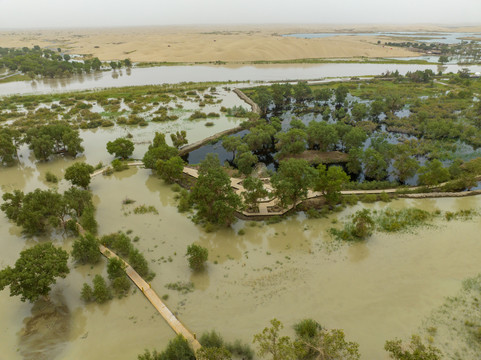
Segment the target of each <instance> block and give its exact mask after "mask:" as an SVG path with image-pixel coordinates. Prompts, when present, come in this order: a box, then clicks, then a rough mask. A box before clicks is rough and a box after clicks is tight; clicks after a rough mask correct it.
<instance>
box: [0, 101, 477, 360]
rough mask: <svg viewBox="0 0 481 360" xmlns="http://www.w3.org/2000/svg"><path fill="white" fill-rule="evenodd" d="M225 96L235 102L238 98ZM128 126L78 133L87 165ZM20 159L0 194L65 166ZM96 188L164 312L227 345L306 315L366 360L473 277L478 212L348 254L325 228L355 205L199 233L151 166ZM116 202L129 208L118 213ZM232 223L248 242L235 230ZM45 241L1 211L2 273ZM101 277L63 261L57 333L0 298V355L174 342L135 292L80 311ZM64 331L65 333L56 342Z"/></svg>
mask: <svg viewBox="0 0 481 360" xmlns="http://www.w3.org/2000/svg"><path fill="white" fill-rule="evenodd" d="M225 101H226V102H228V101H232V102H233V103H232V104H233V105H234V104H237V103H236V101H237V100H235V99H234V98H232V99H230V100H225ZM220 105H221V104H219V106H220ZM229 106H232V105H229ZM209 111H211V110H209ZM214 121H216V122H217V121H219V123H218V126H219V127H220V128H222V129H223V127H225V128H229V127H231V126H232V124H231V123H229V121H230V120H229V119H226V118H222V119H219V120H214ZM157 126H158V127H161V126H165V125H161V124H159V125H158V124H152V125H149V126H148V127H146V128H130V129H128V131H129V132H131V133H132V134H133V136H134V137H133V139H134V141H137V142H141V143H143V142H144V140H150V139H151V138H152V136H153V132H154V131H155V130H157ZM169 126H174V127H175V126H178V127H179V129H180V128H182V126H185V127H187V126H192V128H191V129H190V132H189V133H188V137H189V139H190V140H191V141H195V140H197V139H198V138H203V137H204V136H208V135H210V134H211V133H214V132H217V131H220V130H219V129H220V128H219V129H212V128H205V126H203V124H201V123H199V124H197V125H196V123H195V122H194V123H188V122H185V123H184V124H183V125H182V119H180V120H179V121H178V124H175V123H172V125H169ZM159 130H160V128H159ZM172 130H174V128H172ZM126 131H127V129H126V128H113V129H99V130H97V131H85V132H82V137H83V138H84V139H85V142H84V146H85V147H86V149H87V150H86V153H85V156H84V159H85V160H87V161H88V162H89V163H92V164H95V163H97V162H98V161H102V162H104V163H108V162H109V161H110V160H111V156H110V155H109V154H108V153H107V152H106V150H105V143H106V141H108V140H110V139H113V138H115V137H117V136H118V135H119V134H123V133H124V132H126ZM142 147H143V148H142ZM146 147H147V144H142V145H139V148H138V150H136V153H135V154H134V156H135V157H141V156H142V155H143V152H144V151H145V149H146ZM20 153H21V154H22V158H21V163H20V165H18V166H16V167H12V168H2V169H0V195H1V194H3V193H4V192H6V191H12V190H13V189H21V190H24V191H32V190H33V189H35V188H36V187H40V188H47V187H50V186H53V185H51V184H48V183H46V182H45V181H44V177H45V173H46V172H47V171H51V172H52V173H54V174H56V175H57V176H59V177H62V176H63V175H62V174H63V172H64V170H65V168H66V167H68V166H69V165H70V164H71V163H72V160H68V159H63V158H59V159H55V160H52V161H50V162H48V163H37V162H35V161H34V159H33V158H32V157H31V156H30V154H29V152H28V149H26V148H25V147H23V148H22V149H21V151H20ZM57 186H58V187H59V188H60V190H64V189H66V188H67V183H66V182H65V181H61V182H60V183H59V184H58V185H57ZM91 189H92V191H93V193H94V196H95V197H94V200H95V203H96V205H97V220H98V222H99V225H100V226H99V233H100V234H101V235H103V234H107V233H110V232H115V231H117V230H123V231H127V230H129V229H130V230H132V231H133V233H132V236H139V237H140V239H141V240H140V241H139V242H138V243H136V246H137V247H138V248H139V249H140V250H141V251H142V252H143V253H144V254H145V256H146V257H147V259H148V260H149V262H150V264H151V267H152V269H153V271H155V272H156V274H157V276H156V278H155V279H154V280H153V282H152V287H153V288H154V289H155V290H156V291H157V292H158V293H159V295H160V296H162V295H163V294H168V295H169V299H168V300H167V305H168V306H169V307H170V308H171V310H173V311H176V312H178V315H179V317H180V319H181V320H182V321H183V322H184V323H185V324H186V325H187V327H188V328H190V329H191V330H192V331H193V332H195V333H197V334H200V333H202V332H203V331H208V330H211V329H216V330H218V331H219V332H221V333H222V334H224V336H225V338H226V339H227V340H228V341H232V340H234V339H235V338H240V339H242V340H243V341H245V342H247V343H251V341H252V336H253V334H255V333H257V332H260V331H261V330H262V329H263V328H264V327H265V326H267V325H268V322H269V320H270V319H272V318H274V317H276V318H278V319H279V320H281V321H282V322H283V323H284V324H285V326H286V331H287V333H290V334H292V330H291V326H292V325H293V324H294V323H295V322H297V321H299V320H301V319H302V318H305V317H310V318H314V319H316V320H317V321H319V322H320V323H321V324H323V325H324V326H327V327H333V328H343V329H344V330H345V332H346V335H347V337H348V338H349V339H350V340H353V341H357V342H359V344H360V346H361V352H362V355H363V358H364V359H383V358H387V357H386V355H385V353H384V350H383V345H384V342H385V340H387V339H392V338H394V337H404V338H406V337H408V336H409V335H410V334H411V333H413V332H416V330H417V328H418V327H419V326H421V324H422V319H423V318H424V317H426V316H428V315H429V313H430V312H431V310H432V309H434V308H435V307H437V306H438V305H440V304H441V303H442V301H443V298H444V297H445V296H449V295H454V294H456V292H457V291H458V289H459V288H460V284H461V280H462V279H464V278H466V277H470V276H473V275H475V274H477V273H479V272H480V268H479V263H480V258H481V256H480V254H481V241H480V237H479V234H480V232H481V223H480V221H479V218H476V219H475V220H472V221H466V222H458V221H452V222H442V221H438V222H437V223H436V226H434V227H431V228H424V229H420V230H419V231H418V232H416V233H413V234H396V235H386V234H379V233H376V234H374V235H373V236H372V238H370V239H369V240H368V241H367V242H365V243H360V244H354V245H352V246H347V245H342V244H338V243H333V242H332V240H331V239H330V237H329V236H328V235H327V232H326V231H327V229H329V228H330V227H331V226H333V225H332V221H333V220H335V219H336V220H337V219H339V220H340V221H342V219H343V218H344V217H345V216H347V215H348V214H350V213H352V212H353V211H356V210H357V209H359V208H360V206H361V205H358V206H355V207H352V208H349V209H347V210H345V211H343V212H342V213H339V214H336V215H332V216H331V217H329V218H327V219H318V220H309V219H306V218H305V217H304V216H303V215H302V214H301V215H298V216H295V217H293V218H291V219H289V220H286V221H284V222H282V223H279V224H275V225H262V224H256V226H251V224H250V223H246V222H243V221H238V222H237V223H236V224H235V225H234V226H233V228H232V229H224V230H221V231H218V232H216V233H205V232H204V231H203V230H202V229H201V228H199V227H198V226H196V225H194V224H193V223H192V222H191V221H190V220H189V219H188V216H186V215H185V214H179V213H178V212H177V210H176V207H175V204H176V202H175V200H174V195H175V194H174V193H173V192H172V191H171V189H170V187H169V186H167V185H165V184H163V182H162V181H161V180H159V179H158V178H156V177H155V176H152V175H151V172H150V170H146V169H137V168H133V169H129V170H127V171H124V172H121V173H115V174H113V175H111V176H109V177H103V176H98V177H96V178H95V179H94V180H93V181H92V183H91ZM125 197H129V198H131V199H134V200H135V201H136V202H135V203H134V204H132V205H128V206H123V205H122V200H123V199H124V198H125ZM141 204H145V205H153V206H155V207H156V208H157V210H158V212H159V214H158V215H153V214H146V215H134V214H129V213H130V212H132V210H133V208H134V207H135V206H138V205H141ZM365 206H366V207H370V208H377V209H379V208H384V207H387V206H389V207H393V208H398V209H400V208H405V207H411V206H414V207H419V208H422V209H426V210H429V211H433V210H436V209H440V210H450V211H457V210H461V209H471V208H481V197H479V196H478V197H468V198H460V199H437V200H434V199H424V200H396V201H393V202H392V203H389V204H384V203H379V204H374V205H365ZM240 229H244V230H245V235H242V236H239V235H237V232H238V231H239V230H240ZM52 239H53V241H54V242H55V243H56V244H57V245H59V246H63V247H64V248H65V249H67V250H70V248H71V242H72V239H63V238H62V236H61V235H57V236H53V237H52ZM44 240H45V239H27V238H24V237H23V236H22V235H21V233H20V230H19V228H17V227H16V226H14V225H13V224H11V223H10V222H8V221H7V219H6V218H5V217H4V216H3V214H2V216H0V246H1V252H0V267H2V268H3V267H4V266H6V265H13V263H14V262H15V260H16V259H17V257H18V253H19V252H20V251H21V250H23V249H25V248H27V247H29V246H32V245H33V244H34V243H35V242H36V241H44ZM192 242H196V243H198V244H200V245H202V246H205V247H207V248H208V249H209V257H210V261H209V264H208V267H207V271H206V272H205V273H203V274H199V275H193V274H192V273H191V272H190V270H189V268H188V266H187V260H186V258H185V257H184V254H185V251H186V247H187V246H188V245H189V244H191V243H192ZM169 257H171V259H172V261H170V262H169V261H168V260H167V259H168V258H169ZM214 261H216V262H217V264H214ZM105 271H106V270H105V262H102V264H100V265H98V266H95V267H94V268H91V267H90V266H75V265H74V264H71V273H70V274H69V275H68V276H67V278H66V279H61V280H60V281H59V282H58V284H57V285H56V286H55V287H54V289H53V294H54V296H53V298H54V299H56V300H57V302H60V303H61V304H63V305H64V307H63V308H62V309H63V310H62V311H61V313H60V315H62V317H61V318H62V319H63V321H65V323H64V325H65V327H60V328H55V327H49V328H48V329H44V330H45V331H41V332H32V331H30V332H28V331H27V332H26V329H34V328H35V327H34V326H32V325H30V327H29V324H40V323H36V322H35V319H37V318H38V316H39V311H38V310H37V309H35V308H33V306H32V305H31V304H28V303H22V302H21V301H20V300H19V299H18V298H16V297H15V298H12V297H9V293H8V290H6V291H3V292H0V321H1V323H2V326H1V327H0V349H1V351H0V360H4V359H8V360H15V359H23V358H29V356H30V355H29V354H36V356H39V357H40V356H44V357H45V358H49V359H81V358H86V359H118V358H121V359H135V358H136V355H137V354H139V353H141V352H142V351H143V350H144V349H145V348H150V349H152V348H157V349H161V348H163V347H164V346H165V345H166V344H167V342H168V340H169V339H171V338H172V337H173V336H174V334H173V332H172V330H171V329H170V328H169V327H168V325H166V323H165V322H164V320H163V319H162V318H161V317H160V315H158V314H157V313H156V311H154V309H153V307H152V306H151V305H150V304H149V303H148V301H147V300H146V299H145V298H144V297H143V296H142V295H141V294H140V292H138V291H137V292H136V293H135V294H133V295H130V296H128V297H127V298H124V299H120V300H119V299H115V300H113V301H111V302H110V303H108V304H105V305H96V304H89V305H85V304H84V303H83V302H82V301H81V300H80V296H79V294H80V290H81V287H82V284H83V283H84V282H86V281H89V282H90V281H91V279H92V278H93V276H94V275H95V274H97V273H103V274H105ZM177 281H192V282H193V283H194V284H195V291H194V292H192V293H189V294H186V295H182V294H180V293H177V292H175V291H171V290H167V289H166V288H165V285H166V284H167V283H170V282H177ZM62 299H63V300H62ZM41 313H42V312H40V314H41ZM52 316H53V315H52ZM55 316H57V315H55ZM32 321H33V323H32ZM62 329H64V330H65V331H63V332H62V334H63V336H59V331H61V330H62ZM26 333H28V334H36V335H35V336H26V335H25V334H26Z"/></svg>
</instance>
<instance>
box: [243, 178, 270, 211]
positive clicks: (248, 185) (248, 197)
mask: <svg viewBox="0 0 481 360" xmlns="http://www.w3.org/2000/svg"><path fill="white" fill-rule="evenodd" d="M242 185H243V186H244V189H245V190H246V191H244V192H243V193H242V196H243V197H244V203H245V204H246V206H247V207H249V208H250V209H254V210H258V209H259V204H258V203H259V200H260V199H262V198H264V197H266V196H267V195H268V191H267V190H266V189H265V188H264V183H263V182H262V180H260V179H257V178H254V177H251V176H249V177H247V178H246V179H245V180H244V181H243V182H242Z"/></svg>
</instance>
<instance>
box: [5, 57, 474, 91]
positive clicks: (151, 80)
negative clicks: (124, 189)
mask: <svg viewBox="0 0 481 360" xmlns="http://www.w3.org/2000/svg"><path fill="white" fill-rule="evenodd" d="M425 69H431V70H433V71H434V72H437V66H436V65H414V64H413V65H408V64H337V63H335V64H269V65H228V66H215V65H192V66H159V67H150V68H134V69H130V70H125V69H124V70H121V71H118V70H117V71H104V72H95V73H92V74H88V75H83V76H73V77H71V78H64V79H43V80H38V81H34V82H32V81H16V82H9V83H4V84H0V96H3V95H11V94H41V93H52V92H66V91H77V90H87V89H94V88H110V87H122V86H140V85H159V84H177V83H181V82H209V81H221V82H227V81H287V80H311V79H316V80H317V79H326V78H337V77H352V76H369V75H381V74H383V73H386V72H387V71H389V72H394V71H396V70H398V71H399V73H401V74H403V75H404V74H406V73H407V72H408V71H411V72H412V71H416V70H425ZM461 69H462V66H458V65H447V69H446V70H445V72H454V73H456V72H458V71H459V70H461ZM469 69H470V71H472V72H479V71H481V66H479V65H476V66H469Z"/></svg>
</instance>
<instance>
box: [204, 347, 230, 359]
mask: <svg viewBox="0 0 481 360" xmlns="http://www.w3.org/2000/svg"><path fill="white" fill-rule="evenodd" d="M196 356H197V360H230V359H232V354H231V353H230V352H229V350H227V349H226V348H218V347H211V348H205V347H204V348H201V349H199V351H197V353H196Z"/></svg>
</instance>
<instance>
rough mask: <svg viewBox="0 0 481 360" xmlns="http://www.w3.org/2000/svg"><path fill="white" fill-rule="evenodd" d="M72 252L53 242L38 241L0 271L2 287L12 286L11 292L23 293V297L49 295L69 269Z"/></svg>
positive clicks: (14, 293) (23, 299)
mask: <svg viewBox="0 0 481 360" xmlns="http://www.w3.org/2000/svg"><path fill="white" fill-rule="evenodd" d="M67 260H68V253H67V252H66V251H65V250H62V249H61V248H57V247H55V246H53V245H52V243H43V244H37V245H35V246H33V247H31V248H29V249H26V250H23V251H22V252H21V253H20V257H19V258H18V260H17V261H16V262H15V266H14V267H13V268H12V267H10V266H7V267H6V268H5V269H3V270H2V271H0V290H3V289H4V288H5V287H6V286H10V296H18V295H20V296H21V298H20V299H21V300H22V301H26V300H28V301H30V302H34V301H36V300H37V299H38V298H39V297H41V296H48V293H49V292H50V289H51V286H52V285H54V284H55V283H56V281H57V280H56V278H58V277H60V278H65V277H66V276H67V274H68V273H69V268H68V266H67Z"/></svg>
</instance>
